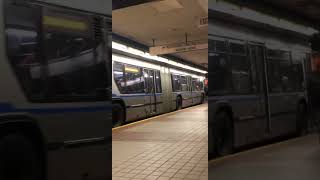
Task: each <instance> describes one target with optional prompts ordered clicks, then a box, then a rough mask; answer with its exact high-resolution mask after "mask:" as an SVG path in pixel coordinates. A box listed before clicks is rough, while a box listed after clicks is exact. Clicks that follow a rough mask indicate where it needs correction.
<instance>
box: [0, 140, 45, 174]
mask: <svg viewBox="0 0 320 180" xmlns="http://www.w3.org/2000/svg"><path fill="white" fill-rule="evenodd" d="M43 168H44V166H43V163H42V159H41V156H40V153H39V151H38V150H37V146H36V145H35V143H33V142H32V141H31V140H30V139H29V138H27V137H25V136H24V135H20V134H9V135H5V136H3V137H0V179H8V180H9V179H14V180H42V179H43V177H44V176H43V173H44V169H43Z"/></svg>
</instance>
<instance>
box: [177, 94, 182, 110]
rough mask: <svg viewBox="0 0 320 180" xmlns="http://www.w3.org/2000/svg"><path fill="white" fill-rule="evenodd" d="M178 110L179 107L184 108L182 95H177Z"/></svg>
mask: <svg viewBox="0 0 320 180" xmlns="http://www.w3.org/2000/svg"><path fill="white" fill-rule="evenodd" d="M176 103H177V108H176V109H177V110H179V109H182V98H181V96H178V97H177V102H176Z"/></svg>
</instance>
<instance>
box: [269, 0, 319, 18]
mask: <svg viewBox="0 0 320 180" xmlns="http://www.w3.org/2000/svg"><path fill="white" fill-rule="evenodd" d="M268 2H269V3H271V4H273V5H275V6H278V7H281V8H286V9H287V10H290V11H291V12H295V13H297V14H299V15H302V16H304V18H306V19H310V20H320V0H281V1H279V0H269V1H268Z"/></svg>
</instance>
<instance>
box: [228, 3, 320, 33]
mask: <svg viewBox="0 0 320 180" xmlns="http://www.w3.org/2000/svg"><path fill="white" fill-rule="evenodd" d="M223 1H230V2H233V3H236V4H239V5H244V6H248V7H250V8H252V9H256V10H258V11H261V12H264V13H267V14H271V15H275V16H277V17H280V18H285V19H288V20H291V21H294V22H297V23H299V24H304V25H307V26H312V27H314V28H317V29H320V23H319V22H320V0H259V1H257V0H223Z"/></svg>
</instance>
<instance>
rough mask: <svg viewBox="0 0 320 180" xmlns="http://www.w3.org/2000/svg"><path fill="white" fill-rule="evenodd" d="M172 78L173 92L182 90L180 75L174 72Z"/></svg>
mask: <svg viewBox="0 0 320 180" xmlns="http://www.w3.org/2000/svg"><path fill="white" fill-rule="evenodd" d="M171 79H172V91H173V92H177V91H181V82H180V76H179V75H174V74H172V75H171Z"/></svg>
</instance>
